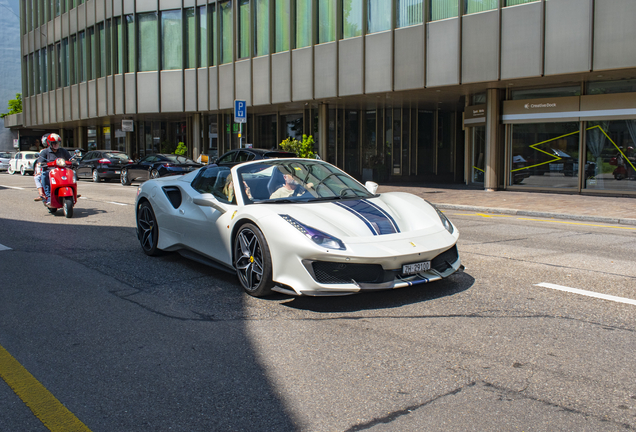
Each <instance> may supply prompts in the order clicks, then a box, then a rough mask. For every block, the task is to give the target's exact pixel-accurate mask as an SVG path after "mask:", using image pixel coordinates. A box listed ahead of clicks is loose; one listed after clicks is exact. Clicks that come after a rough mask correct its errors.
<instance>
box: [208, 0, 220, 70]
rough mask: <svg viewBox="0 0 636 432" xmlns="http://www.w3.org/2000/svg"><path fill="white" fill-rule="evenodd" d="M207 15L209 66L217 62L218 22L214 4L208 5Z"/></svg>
mask: <svg viewBox="0 0 636 432" xmlns="http://www.w3.org/2000/svg"><path fill="white" fill-rule="evenodd" d="M208 15H209V17H208V20H209V21H208V22H209V23H210V32H211V33H212V46H211V47H210V49H209V50H208V53H209V54H210V55H211V58H210V66H216V65H217V64H218V59H217V47H218V46H219V45H218V40H219V36H218V35H219V33H218V31H217V30H218V22H217V20H216V5H215V4H211V5H208Z"/></svg>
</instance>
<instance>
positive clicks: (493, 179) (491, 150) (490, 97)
mask: <svg viewBox="0 0 636 432" xmlns="http://www.w3.org/2000/svg"><path fill="white" fill-rule="evenodd" d="M500 99H501V92H500V90H499V89H488V90H487V93H486V160H485V163H484V170H485V174H484V189H485V190H487V191H495V190H497V188H498V185H499V183H501V182H500V180H501V179H500V178H499V176H500V175H501V174H500V169H499V163H498V160H499V157H500V145H499V143H500V141H501V133H500V129H501V128H500V126H499V123H500V122H499V118H500V117H501V113H500V106H501V101H500Z"/></svg>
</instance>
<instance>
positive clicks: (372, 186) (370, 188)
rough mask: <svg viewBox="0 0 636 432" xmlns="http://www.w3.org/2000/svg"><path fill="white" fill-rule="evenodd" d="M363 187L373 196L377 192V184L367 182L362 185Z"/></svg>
mask: <svg viewBox="0 0 636 432" xmlns="http://www.w3.org/2000/svg"><path fill="white" fill-rule="evenodd" d="M364 187H365V188H367V190H368V191H369V192H371V193H372V194H373V195H375V192H376V191H377V190H378V184H377V183H376V182H372V181H368V182H366V183H365V184H364Z"/></svg>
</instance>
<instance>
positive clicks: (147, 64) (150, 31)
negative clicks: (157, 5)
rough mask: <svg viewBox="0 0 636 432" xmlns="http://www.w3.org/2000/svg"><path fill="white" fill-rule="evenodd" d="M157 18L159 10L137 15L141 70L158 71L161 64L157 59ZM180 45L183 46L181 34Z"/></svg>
mask: <svg viewBox="0 0 636 432" xmlns="http://www.w3.org/2000/svg"><path fill="white" fill-rule="evenodd" d="M164 13H165V12H164ZM157 20H158V16H157V12H150V13H142V14H138V15H137V23H138V25H139V28H138V29H137V31H138V35H139V39H138V41H137V48H138V57H137V58H138V70H139V72H146V71H156V70H157V67H158V66H159V62H158V59H157V57H158V55H157V54H158V47H157V44H158V40H157V38H158V35H157V31H158V29H157ZM171 42H174V41H171ZM179 46H181V36H179Z"/></svg>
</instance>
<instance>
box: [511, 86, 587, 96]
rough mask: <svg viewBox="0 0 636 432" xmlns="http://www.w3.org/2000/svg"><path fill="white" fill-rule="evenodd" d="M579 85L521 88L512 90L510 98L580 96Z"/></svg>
mask: <svg viewBox="0 0 636 432" xmlns="http://www.w3.org/2000/svg"><path fill="white" fill-rule="evenodd" d="M580 95H581V86H578V85H577V86H569V87H554V88H541V89H523V90H513V91H512V93H511V98H510V99H512V100H522V99H540V98H555V97H565V96H580Z"/></svg>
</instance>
